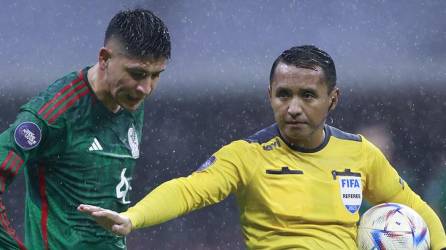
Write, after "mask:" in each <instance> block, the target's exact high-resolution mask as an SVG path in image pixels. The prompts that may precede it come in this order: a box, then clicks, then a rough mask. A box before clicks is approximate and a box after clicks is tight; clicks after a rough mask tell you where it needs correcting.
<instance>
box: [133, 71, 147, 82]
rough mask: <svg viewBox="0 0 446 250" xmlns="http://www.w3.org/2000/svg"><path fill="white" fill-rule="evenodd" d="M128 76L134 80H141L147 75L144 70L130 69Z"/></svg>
mask: <svg viewBox="0 0 446 250" xmlns="http://www.w3.org/2000/svg"><path fill="white" fill-rule="evenodd" d="M129 74H130V76H131V77H132V78H133V79H135V80H137V81H138V80H143V79H145V78H146V77H147V73H146V72H144V71H130V72H129Z"/></svg>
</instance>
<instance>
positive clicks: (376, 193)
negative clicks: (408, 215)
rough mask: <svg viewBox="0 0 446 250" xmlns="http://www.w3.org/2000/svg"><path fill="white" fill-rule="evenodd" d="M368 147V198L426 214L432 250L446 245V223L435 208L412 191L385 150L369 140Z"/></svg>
mask: <svg viewBox="0 0 446 250" xmlns="http://www.w3.org/2000/svg"><path fill="white" fill-rule="evenodd" d="M364 150H366V151H367V155H368V158H367V160H368V161H369V164H368V166H369V171H368V172H367V173H368V176H367V185H366V189H365V190H364V193H365V197H366V198H367V199H368V200H369V201H370V202H372V203H375V204H377V203H384V202H395V203H401V204H404V205H406V206H409V207H411V208H412V209H414V210H415V211H416V212H417V213H418V214H420V215H421V217H423V219H424V221H425V222H426V224H427V226H428V228H429V233H430V238H431V249H433V250H436V249H442V248H444V247H446V235H445V231H444V228H443V225H442V224H441V221H440V219H439V218H438V216H437V215H436V214H435V212H434V211H433V210H432V208H431V207H430V206H429V205H428V204H427V203H426V202H424V201H423V200H422V199H421V198H420V196H418V195H417V194H416V193H415V192H413V191H412V189H411V188H410V187H409V186H408V185H407V183H406V182H405V181H404V180H403V179H402V178H401V177H400V176H399V175H398V173H397V172H396V170H395V169H394V168H393V167H392V166H391V164H390V163H389V161H388V160H387V159H386V158H385V156H384V155H383V154H382V153H381V151H380V150H379V149H378V148H376V147H375V146H374V145H373V144H371V143H370V142H368V141H367V140H365V139H364Z"/></svg>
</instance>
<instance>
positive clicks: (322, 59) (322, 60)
mask: <svg viewBox="0 0 446 250" xmlns="http://www.w3.org/2000/svg"><path fill="white" fill-rule="evenodd" d="M280 62H282V63H285V64H287V65H293V66H296V67H298V68H306V69H316V68H317V67H320V68H321V69H322V71H323V73H324V76H325V84H326V85H327V87H328V91H332V90H333V89H334V87H335V86H336V68H335V64H334V62H333V59H332V58H331V57H330V55H329V54H328V53H327V52H325V51H323V50H322V49H320V48H318V47H316V46H313V45H303V46H298V47H292V48H290V49H287V50H285V51H284V52H282V54H281V55H280V56H279V57H277V59H276V60H275V61H274V63H273V66H272V67H271V73H270V75H269V82H270V83H269V84H270V86H271V83H272V80H273V77H274V72H275V70H276V67H277V65H278V64H279V63H280Z"/></svg>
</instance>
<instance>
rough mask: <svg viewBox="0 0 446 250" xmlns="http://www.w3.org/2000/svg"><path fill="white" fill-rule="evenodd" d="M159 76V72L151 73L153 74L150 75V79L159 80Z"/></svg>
mask: <svg viewBox="0 0 446 250" xmlns="http://www.w3.org/2000/svg"><path fill="white" fill-rule="evenodd" d="M160 74H161V72H157V73H153V74H151V75H150V77H151V78H152V79H156V78H159V77H160Z"/></svg>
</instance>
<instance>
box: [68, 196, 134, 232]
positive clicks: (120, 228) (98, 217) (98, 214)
mask: <svg viewBox="0 0 446 250" xmlns="http://www.w3.org/2000/svg"><path fill="white" fill-rule="evenodd" d="M77 210H78V211H80V212H82V213H85V214H88V215H90V216H91V217H93V218H94V219H95V221H96V222H97V223H98V224H99V225H100V226H102V227H103V228H105V229H107V230H109V231H111V232H112V233H114V234H117V235H123V236H124V235H127V234H129V233H130V232H131V231H132V222H131V221H130V219H129V218H128V217H126V216H123V215H120V214H119V213H117V212H115V211H112V210H109V209H104V208H101V207H96V206H91V205H85V204H81V205H79V206H78V207H77Z"/></svg>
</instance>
